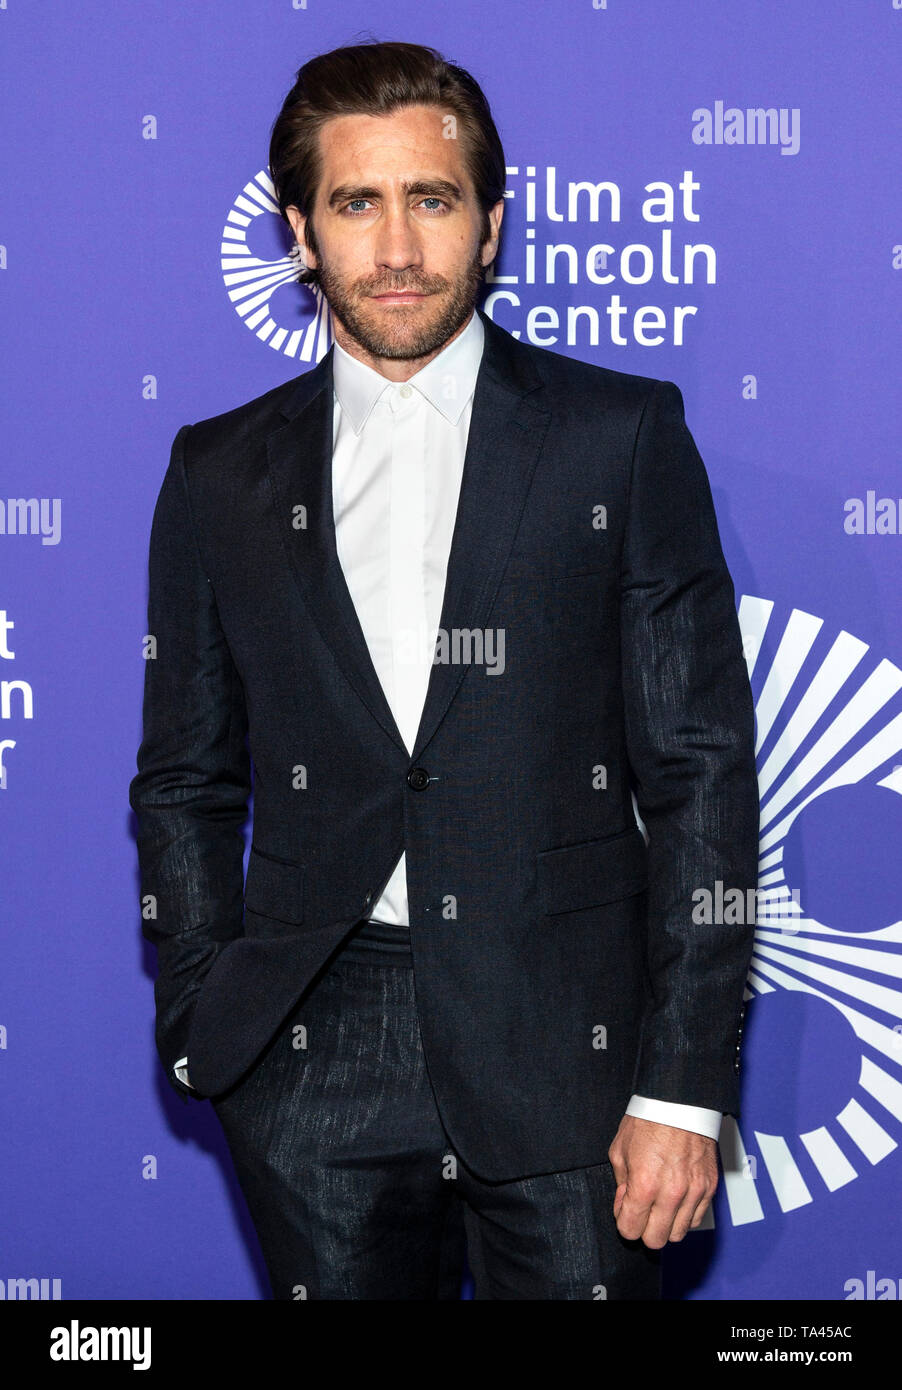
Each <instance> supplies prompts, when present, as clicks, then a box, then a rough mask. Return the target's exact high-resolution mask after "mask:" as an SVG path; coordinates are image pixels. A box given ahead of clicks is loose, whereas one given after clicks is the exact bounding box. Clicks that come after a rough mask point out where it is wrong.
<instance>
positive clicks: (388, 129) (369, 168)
mask: <svg viewBox="0 0 902 1390" xmlns="http://www.w3.org/2000/svg"><path fill="white" fill-rule="evenodd" d="M455 130H459V126H458V123H457V122H456V119H455V118H454V116H453V113H452V112H450V111H443V110H442V108H441V107H438V106H408V107H404V108H402V109H401V110H400V111H393V112H391V114H390V115H387V116H358V115H354V116H333V117H331V119H330V120H328V121H326V123H325V124H324V125H323V127H322V129H321V131H320V153H321V155H322V161H323V181H322V192H323V193H324V195H325V197H326V198H328V196H329V192H330V189H329V187H328V186H327V185H328V184H329V183H333V184H334V183H338V182H341V183H344V182H346V181H347V180H348V179H353V178H361V179H363V178H365V179H366V180H367V182H370V183H371V182H373V181H375V180H378V179H384V180H401V179H417V178H428V177H429V176H430V175H442V176H444V177H446V178H454V179H455V180H456V181H457V182H458V183H460V184H461V187H462V188H464V190H465V191H466V192H470V189H471V185H470V180H469V176H468V174H467V170H466V165H465V163H464V155H463V150H462V149H461V141H460V139H459V138H449V135H448V132H449V131H452V132H453V131H455Z"/></svg>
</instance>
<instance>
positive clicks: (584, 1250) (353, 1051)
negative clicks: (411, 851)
mask: <svg viewBox="0 0 902 1390" xmlns="http://www.w3.org/2000/svg"><path fill="white" fill-rule="evenodd" d="M409 959H410V958H409V957H407V961H408V962H409ZM213 1106H214V1109H215V1111H216V1114H217V1116H218V1118H219V1121H220V1123H221V1125H222V1128H223V1130H224V1132H225V1136H226V1139H227V1142H228V1145H229V1150H230V1152H231V1155H232V1159H233V1162H234V1165H235V1170H236V1174H237V1177H238V1181H239V1183H240V1184H241V1188H242V1191H243V1193H244V1196H245V1198H246V1200H247V1204H248V1208H249V1211H250V1215H251V1219H252V1221H253V1223H254V1226H255V1228H256V1231H257V1234H258V1237H259V1240H260V1245H261V1248H262V1251H263V1257H264V1259H265V1261H266V1266H267V1270H268V1273H269V1277H270V1281H271V1284H272V1290H273V1295H274V1297H275V1298H276V1299H286V1300H293V1299H305V1298H306V1299H310V1298H312V1299H372V1300H385V1299H429V1300H433V1299H458V1298H460V1294H461V1282H462V1273H463V1265H464V1254H465V1253H466V1257H467V1259H468V1262H469V1265H470V1269H471V1272H472V1275H473V1281H474V1297H475V1298H476V1299H592V1300H595V1299H604V1298H609V1299H657V1298H660V1296H661V1258H660V1252H659V1251H652V1250H649V1249H647V1247H646V1246H644V1245H643V1244H642V1243H641V1241H626V1240H624V1239H623V1238H622V1237H621V1236H620V1234H619V1233H618V1231H617V1229H616V1225H615V1222H614V1216H613V1202H614V1193H615V1187H616V1184H615V1181H614V1175H613V1171H612V1169H611V1166H610V1164H609V1163H607V1162H603V1163H599V1164H598V1165H597V1166H594V1167H591V1168H577V1169H572V1170H570V1171H568V1172H563V1173H550V1174H545V1175H543V1176H540V1177H530V1178H524V1179H521V1180H518V1181H512V1182H503V1183H489V1182H484V1181H482V1180H481V1179H479V1178H477V1177H476V1176H475V1175H474V1174H473V1173H472V1172H470V1171H469V1170H468V1169H467V1168H466V1166H465V1165H464V1163H463V1162H462V1160H461V1159H460V1158H459V1157H458V1156H457V1155H456V1153H455V1151H454V1146H453V1145H452V1143H451V1141H450V1139H449V1138H448V1136H447V1134H446V1133H445V1131H444V1129H443V1127H442V1122H441V1119H440V1116H439V1112H438V1108H437V1106H436V1102H435V1097H434V1095H433V1092H432V1088H431V1086H430V1082H429V1076H428V1073H427V1069H426V1062H425V1057H424V1054H423V1047H422V1042H421V1039H420V1031H419V1026H418V1022H417V1011H416V996H415V979H414V972H413V970H412V968H410V965H409V963H408V964H396V963H391V962H390V961H389V960H386V958H385V957H384V956H383V957H381V958H378V963H376V962H375V961H374V962H373V963H364V961H363V960H362V959H360V958H358V959H354V958H353V956H352V955H351V956H348V955H345V954H343V953H341V952H340V953H339V954H338V955H337V956H336V957H335V958H334V960H333V962H332V963H331V964H330V965H329V967H328V968H327V969H326V971H325V972H324V973H323V974H321V975H320V976H319V977H318V979H317V981H316V982H315V983H314V985H313V986H312V987H311V989H310V990H308V991H307V993H306V995H305V996H304V998H303V999H302V1000H301V1002H300V1004H299V1005H298V1007H297V1008H296V1009H295V1011H294V1013H293V1014H292V1015H291V1016H290V1017H289V1018H288V1020H287V1021H286V1022H285V1024H284V1025H283V1027H282V1028H281V1029H280V1031H279V1033H278V1034H277V1036H276V1037H275V1038H274V1039H273V1041H272V1042H271V1043H270V1045H269V1046H268V1048H267V1050H266V1051H265V1052H264V1053H263V1054H262V1056H261V1057H260V1058H259V1060H258V1061H257V1063H256V1064H255V1065H254V1067H252V1068H251V1070H250V1071H249V1072H248V1073H247V1075H246V1076H245V1077H244V1078H243V1079H242V1080H241V1081H240V1082H239V1083H238V1084H237V1085H236V1086H235V1087H233V1088H232V1089H231V1090H230V1091H229V1092H227V1093H225V1094H224V1095H223V1096H221V1097H219V1098H218V1099H216V1100H214V1101H213Z"/></svg>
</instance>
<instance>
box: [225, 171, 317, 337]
mask: <svg viewBox="0 0 902 1390" xmlns="http://www.w3.org/2000/svg"><path fill="white" fill-rule="evenodd" d="M267 214H270V215H269V216H267ZM283 243H284V223H283V221H282V218H281V215H280V213H279V205H278V203H277V202H276V191H275V188H274V186H273V182H272V179H271V178H270V176H269V173H268V172H267V170H265V169H261V170H259V172H258V173H257V174H255V176H254V177H253V178H252V179H251V180H250V181H249V182H248V183H246V184H245V185H244V188H243V189H242V190H241V192H240V193H239V194H238V197H237V198H236V199H235V201H234V203H233V204H232V206H231V208H230V210H229V215H228V217H227V218H226V221H225V226H224V227H223V229H222V245H221V247H220V257H221V262H222V278H223V281H224V283H225V287H226V292H227V294H228V296H229V299H230V300H231V302H232V306H233V308H234V309H235V312H236V313H237V314H238V316H239V317H240V318H241V319H243V320H244V323H245V325H246V326H247V327H248V328H249V329H250V330H251V332H252V333H254V334H256V336H257V337H258V338H259V339H260V341H261V342H262V343H266V344H267V346H268V347H271V348H272V349H273V350H274V351H275V352H281V353H283V354H284V356H286V357H293V358H296V359H297V360H298V361H299V362H318V361H319V360H320V358H322V357H324V356H325V354H326V353H327V352H328V351H329V347H330V345H331V342H332V325H331V318H330V314H329V306H328V303H327V301H326V299H325V297H324V296H323V295H322V294H321V293H320V291H319V290H318V289H313V288H310V289H308V288H307V287H305V289H304V292H303V293H299V287H298V284H297V278H298V274H299V272H300V270H301V262H300V259H299V253H298V248H297V246H296V245H292V247H291V249H290V250H284V249H283ZM292 284H293V285H294V287H295V289H294V293H293V294H284V295H280V294H279V290H280V289H282V287H283V286H285V285H292ZM280 316H281V318H282V322H279V318H280Z"/></svg>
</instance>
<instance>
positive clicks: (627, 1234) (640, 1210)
mask: <svg viewBox="0 0 902 1390" xmlns="http://www.w3.org/2000/svg"><path fill="white" fill-rule="evenodd" d="M618 1190H619V1189H618ZM653 1205H654V1196H653V1195H649V1194H646V1193H645V1192H639V1193H637V1191H636V1189H635V1188H633V1189H631V1188H630V1187H629V1185H628V1184H627V1186H626V1189H625V1191H624V1195H623V1201H622V1202H621V1205H620V1208H619V1213H615V1214H616V1215H617V1229H618V1231H619V1232H620V1234H621V1235H622V1236H623V1238H624V1240H640V1239H641V1238H642V1236H643V1232H644V1231H645V1228H646V1225H647V1223H648V1219H649V1216H650V1214H651V1211H652V1207H653Z"/></svg>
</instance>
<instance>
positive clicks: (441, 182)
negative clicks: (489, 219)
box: [327, 179, 463, 208]
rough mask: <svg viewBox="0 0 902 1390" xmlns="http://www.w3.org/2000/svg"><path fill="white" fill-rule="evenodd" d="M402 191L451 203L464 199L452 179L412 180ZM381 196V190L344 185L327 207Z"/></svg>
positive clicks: (402, 185) (335, 189) (336, 191)
mask: <svg viewBox="0 0 902 1390" xmlns="http://www.w3.org/2000/svg"><path fill="white" fill-rule="evenodd" d="M401 190H402V192H404V193H406V194H407V195H408V197H409V196H410V195H411V194H417V193H418V194H420V195H422V196H426V197H431V198H434V197H438V196H441V197H443V198H446V199H447V200H448V201H449V202H451V203H459V202H460V201H461V199H462V198H463V191H462V190H461V189H460V188H459V187H458V185H457V184H456V183H452V182H451V180H450V179H412V180H408V181H407V182H406V183H402V184H401ZM381 196H382V190H381V189H379V188H371V187H363V186H362V185H361V184H351V183H342V184H339V186H338V187H337V188H334V189H333V190H332V193H331V195H330V197H329V201H328V203H327V207H330V208H334V207H337V206H338V204H339V203H344V202H349V201H350V200H351V199H353V198H381Z"/></svg>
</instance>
